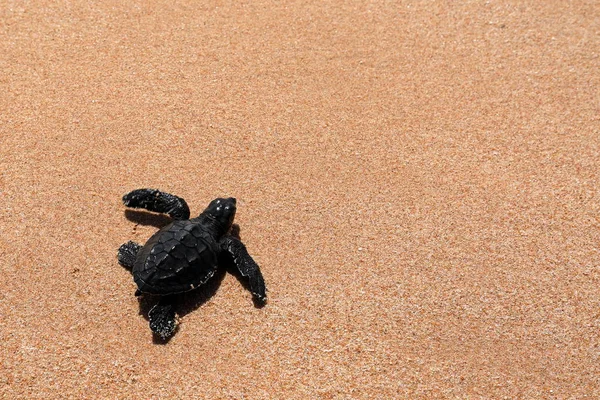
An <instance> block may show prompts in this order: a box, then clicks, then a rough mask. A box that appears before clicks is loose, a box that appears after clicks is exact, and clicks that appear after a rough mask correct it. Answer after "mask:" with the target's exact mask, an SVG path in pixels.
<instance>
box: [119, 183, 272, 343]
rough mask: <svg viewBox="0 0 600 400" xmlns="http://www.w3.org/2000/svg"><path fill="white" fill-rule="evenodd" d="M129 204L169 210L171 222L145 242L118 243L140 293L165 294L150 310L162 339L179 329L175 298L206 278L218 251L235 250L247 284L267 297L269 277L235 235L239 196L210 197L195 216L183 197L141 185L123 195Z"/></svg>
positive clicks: (262, 298)
mask: <svg viewBox="0 0 600 400" xmlns="http://www.w3.org/2000/svg"><path fill="white" fill-rule="evenodd" d="M123 203H124V204H125V205H126V206H127V207H132V208H144V209H146V210H149V211H153V212H157V213H165V214H168V215H169V216H171V218H173V220H174V221H173V222H172V223H170V224H168V225H167V226H165V227H164V228H162V229H161V230H159V231H158V232H156V233H155V234H154V235H153V236H152V237H151V238H150V239H149V240H148V241H147V242H146V244H145V245H144V246H141V245H139V244H137V243H135V242H132V241H129V242H127V243H125V244H123V245H121V247H120V248H119V252H118V255H117V258H118V260H119V263H120V264H121V265H123V266H124V267H126V268H129V269H131V272H132V274H133V280H134V281H135V283H136V284H137V286H138V289H137V291H136V292H135V294H136V296H139V295H142V294H144V293H147V294H151V295H158V296H161V297H160V300H159V302H158V304H156V305H155V306H154V307H152V309H151V310H150V311H149V313H148V317H149V320H150V329H151V330H152V332H154V333H155V334H157V335H159V336H160V337H161V338H163V339H167V338H169V337H170V336H171V335H172V334H173V332H174V331H175V328H176V325H177V324H176V321H175V310H174V308H173V303H174V301H175V298H174V297H173V296H171V295H173V294H176V293H182V292H187V291H190V290H193V289H195V288H197V287H198V286H200V285H202V284H204V283H206V282H207V281H208V280H209V279H210V278H211V277H212V276H213V275H214V274H215V272H216V270H217V264H218V263H217V260H218V256H219V254H220V253H222V252H226V253H228V254H230V255H231V257H232V259H233V262H234V263H235V265H236V267H237V269H238V270H239V272H240V274H241V275H242V276H244V277H247V278H248V279H249V288H250V291H251V292H252V295H253V296H254V298H255V300H256V301H257V302H258V303H259V304H261V303H262V304H264V303H265V302H266V299H267V296H266V289H265V282H264V280H263V277H262V274H261V272H260V269H259V267H258V265H257V264H256V262H254V260H253V259H252V257H250V255H249V254H248V251H247V250H246V247H245V246H244V244H243V243H242V242H241V241H240V240H239V239H238V238H236V237H234V236H232V235H231V232H230V231H231V226H232V224H233V218H234V216H235V211H236V200H235V199H234V198H232V197H230V198H218V199H215V200H213V201H212V202H210V204H209V205H208V207H207V208H206V210H204V211H203V212H202V214H200V215H199V216H198V217H197V218H192V219H190V209H189V207H188V205H187V203H186V202H185V200H183V199H182V198H180V197H177V196H174V195H172V194H169V193H164V192H161V191H159V190H156V189H138V190H134V191H132V192H130V193H128V194H126V195H125V196H123Z"/></svg>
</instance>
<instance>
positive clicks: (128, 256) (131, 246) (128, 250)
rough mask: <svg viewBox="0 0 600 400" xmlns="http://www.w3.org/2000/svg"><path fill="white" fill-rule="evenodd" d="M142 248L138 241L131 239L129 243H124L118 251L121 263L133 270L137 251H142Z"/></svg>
mask: <svg viewBox="0 0 600 400" xmlns="http://www.w3.org/2000/svg"><path fill="white" fill-rule="evenodd" d="M141 248H142V246H140V245H139V244H137V243H136V242H132V241H131V240H130V241H129V242H127V243H123V244H122V245H121V247H119V251H118V252H117V259H118V260H119V264H121V265H122V266H124V267H125V268H127V269H129V270H131V269H132V268H133V264H134V263H135V258H136V257H137V253H138V251H140V249H141Z"/></svg>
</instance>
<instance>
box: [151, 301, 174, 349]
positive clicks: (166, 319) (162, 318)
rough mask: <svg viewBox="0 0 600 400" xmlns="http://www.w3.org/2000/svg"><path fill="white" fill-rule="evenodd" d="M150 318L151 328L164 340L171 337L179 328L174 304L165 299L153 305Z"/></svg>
mask: <svg viewBox="0 0 600 400" xmlns="http://www.w3.org/2000/svg"><path fill="white" fill-rule="evenodd" d="M148 318H149V319H150V329H151V330H152V332H154V333H155V334H156V335H158V336H159V337H160V338H161V339H162V340H166V339H168V338H170V337H171V336H172V335H173V333H174V332H175V329H176V328H177V321H176V320H175V310H174V308H173V305H172V304H171V303H170V302H168V301H166V300H164V299H161V301H160V302H159V303H158V304H157V305H155V306H154V307H152V309H151V310H150V312H148Z"/></svg>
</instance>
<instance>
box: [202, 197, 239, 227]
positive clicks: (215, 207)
mask: <svg viewBox="0 0 600 400" xmlns="http://www.w3.org/2000/svg"><path fill="white" fill-rule="evenodd" d="M235 203H236V200H235V198H234V197H229V198H218V199H214V200H213V201H211V202H210V204H209V205H208V207H206V210H204V212H203V213H202V214H204V215H205V216H207V217H208V218H209V219H211V220H212V221H214V224H215V227H216V229H217V230H218V231H219V233H220V234H224V233H226V232H227V231H229V229H230V228H231V225H232V224H233V218H234V217H235V210H236V206H235Z"/></svg>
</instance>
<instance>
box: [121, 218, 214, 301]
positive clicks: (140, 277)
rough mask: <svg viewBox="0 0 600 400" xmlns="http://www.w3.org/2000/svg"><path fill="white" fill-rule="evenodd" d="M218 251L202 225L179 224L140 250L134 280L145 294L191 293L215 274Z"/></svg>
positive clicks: (172, 224)
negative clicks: (190, 291)
mask: <svg viewBox="0 0 600 400" xmlns="http://www.w3.org/2000/svg"><path fill="white" fill-rule="evenodd" d="M216 249H217V246H216V243H215V241H214V240H213V239H212V237H211V235H210V234H209V233H208V232H207V231H206V230H205V229H204V227H203V226H202V225H200V224H198V223H194V222H192V221H190V220H185V221H175V222H173V223H171V224H169V225H167V226H165V227H164V228H162V229H161V230H159V231H158V232H156V233H155V234H154V235H153V236H152V237H151V238H150V239H148V242H146V244H145V245H144V247H142V249H140V251H139V253H138V255H137V257H136V260H135V264H134V265H133V270H132V272H133V280H134V281H135V283H136V284H137V285H138V288H139V290H140V291H141V292H143V293H150V294H158V295H167V294H173V293H181V292H187V291H189V290H192V289H195V288H197V287H198V286H200V285H202V284H203V283H205V282H206V281H207V280H209V279H210V278H211V277H212V276H213V275H214V273H215V270H216V269H217V254H216V251H215V250H216Z"/></svg>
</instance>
